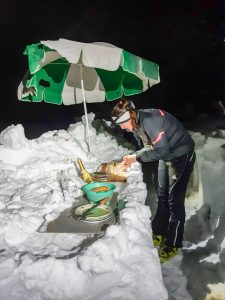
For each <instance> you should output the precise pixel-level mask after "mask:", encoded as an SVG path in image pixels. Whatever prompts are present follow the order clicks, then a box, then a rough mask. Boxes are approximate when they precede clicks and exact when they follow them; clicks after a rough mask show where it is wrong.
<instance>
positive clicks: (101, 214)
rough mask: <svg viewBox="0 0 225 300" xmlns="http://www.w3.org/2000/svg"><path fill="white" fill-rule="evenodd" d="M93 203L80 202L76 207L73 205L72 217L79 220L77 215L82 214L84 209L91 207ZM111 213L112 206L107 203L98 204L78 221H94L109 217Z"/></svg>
mask: <svg viewBox="0 0 225 300" xmlns="http://www.w3.org/2000/svg"><path fill="white" fill-rule="evenodd" d="M93 206H94V204H91V203H89V204H82V205H80V206H78V207H75V209H74V217H75V218H76V217H77V219H78V220H79V217H81V216H83V214H85V211H87V209H89V208H91V207H93ZM111 214H112V208H111V207H110V206H109V205H99V206H97V207H96V208H93V210H92V211H91V212H90V214H88V215H87V216H86V217H85V218H84V219H83V220H80V221H84V222H85V221H86V222H96V221H103V220H106V219H109V218H110V217H111Z"/></svg>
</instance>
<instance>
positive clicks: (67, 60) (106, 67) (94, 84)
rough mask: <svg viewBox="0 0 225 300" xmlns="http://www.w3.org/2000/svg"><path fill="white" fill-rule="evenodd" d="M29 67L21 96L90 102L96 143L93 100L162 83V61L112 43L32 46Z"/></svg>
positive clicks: (28, 48) (60, 42)
mask: <svg viewBox="0 0 225 300" xmlns="http://www.w3.org/2000/svg"><path fill="white" fill-rule="evenodd" d="M24 54H25V55H27V56H28V68H29V71H28V72H27V74H26V75H25V77H24V79H23V80H22V81H21V83H20V85H19V87H18V99H19V100H22V101H28V102H42V101H45V102H47V103H52V104H57V105H60V104H64V105H71V104H79V103H82V102H83V103H84V110H85V116H86V124H87V136H88V143H89V147H90V136H89V125H88V118H87V107H86V102H87V103H93V102H103V101H105V100H107V101H111V100H115V99H119V98H121V97H122V96H123V95H125V96H130V95H135V94H139V93H142V92H144V91H146V90H147V89H148V88H150V87H152V86H153V85H154V84H157V83H159V82H160V78H159V66H158V64H157V63H154V62H151V61H149V60H147V59H144V58H141V57H139V56H137V55H135V54H132V53H130V52H128V51H125V50H123V49H121V48H119V47H116V46H114V45H111V44H107V43H100V42H99V43H80V42H75V41H70V40H66V39H59V40H57V41H49V40H48V41H41V42H40V43H36V44H32V45H27V46H26V49H25V51H24Z"/></svg>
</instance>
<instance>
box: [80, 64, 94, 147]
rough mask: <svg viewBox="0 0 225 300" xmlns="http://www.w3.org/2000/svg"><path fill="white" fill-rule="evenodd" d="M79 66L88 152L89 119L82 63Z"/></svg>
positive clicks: (89, 144) (89, 145)
mask: <svg viewBox="0 0 225 300" xmlns="http://www.w3.org/2000/svg"><path fill="white" fill-rule="evenodd" d="M79 66H80V81H81V89H82V97H83V104H84V113H85V120H86V133H87V138H88V150H89V152H91V142H90V130H89V121H88V116H87V105H86V99H85V94H84V81H83V67H82V64H79Z"/></svg>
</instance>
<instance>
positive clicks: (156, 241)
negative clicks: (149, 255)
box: [152, 233, 165, 247]
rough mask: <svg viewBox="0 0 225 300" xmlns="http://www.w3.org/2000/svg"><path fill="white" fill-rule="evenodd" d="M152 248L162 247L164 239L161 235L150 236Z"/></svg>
mask: <svg viewBox="0 0 225 300" xmlns="http://www.w3.org/2000/svg"><path fill="white" fill-rule="evenodd" d="M152 239H153V244H154V247H162V246H163V244H164V241H165V238H164V237H163V236H162V235H156V234H154V233H153V235H152Z"/></svg>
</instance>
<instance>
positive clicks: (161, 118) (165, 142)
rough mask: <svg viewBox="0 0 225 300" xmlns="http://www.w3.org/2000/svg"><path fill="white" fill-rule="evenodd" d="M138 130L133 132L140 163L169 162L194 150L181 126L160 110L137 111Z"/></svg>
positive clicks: (168, 114) (191, 140)
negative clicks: (137, 146)
mask: <svg viewBox="0 0 225 300" xmlns="http://www.w3.org/2000/svg"><path fill="white" fill-rule="evenodd" d="M138 124H139V129H138V130H137V131H135V132H134V137H135V138H136V139H137V141H138V144H139V146H140V147H141V149H140V150H138V151H136V152H135V154H136V155H137V158H138V159H141V160H142V161H144V162H146V161H156V160H164V161H170V160H173V159H175V158H177V157H180V156H182V155H184V154H186V153H188V152H189V151H193V150H194V145H195V144H194V141H193V139H192V138H191V136H190V134H189V133H188V131H187V130H186V129H185V128H184V127H183V125H182V124H181V123H180V121H178V120H177V119H176V118H175V117H174V116H172V115H171V114H170V113H168V112H166V111H164V110H160V109H140V110H138Z"/></svg>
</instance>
